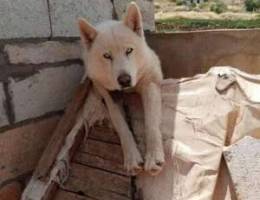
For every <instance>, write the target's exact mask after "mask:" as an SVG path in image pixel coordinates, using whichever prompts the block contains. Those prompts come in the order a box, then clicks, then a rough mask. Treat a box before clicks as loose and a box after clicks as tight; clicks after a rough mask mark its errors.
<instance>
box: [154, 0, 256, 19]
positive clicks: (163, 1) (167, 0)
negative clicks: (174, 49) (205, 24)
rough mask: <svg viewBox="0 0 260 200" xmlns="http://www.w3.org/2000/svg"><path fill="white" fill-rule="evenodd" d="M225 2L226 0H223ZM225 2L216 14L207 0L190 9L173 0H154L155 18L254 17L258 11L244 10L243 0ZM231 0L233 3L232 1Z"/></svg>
mask: <svg viewBox="0 0 260 200" xmlns="http://www.w3.org/2000/svg"><path fill="white" fill-rule="evenodd" d="M225 2H227V1H225ZM230 2H231V3H229V4H227V7H228V9H227V11H226V12H224V13H221V14H216V13H214V12H211V11H210V4H211V3H212V1H210V0H209V1H208V3H205V4H204V5H203V6H199V5H198V6H197V7H195V8H192V9H190V8H189V7H188V6H183V5H181V6H177V5H176V3H175V2H174V1H173V0H155V19H166V18H187V19H229V20H230V19H231V20H236V19H243V20H250V19H256V18H257V17H258V16H259V13H249V12H246V11H245V8H244V0H240V1H239V0H233V1H230ZM232 2H233V3H232Z"/></svg>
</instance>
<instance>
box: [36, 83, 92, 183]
mask: <svg viewBox="0 0 260 200" xmlns="http://www.w3.org/2000/svg"><path fill="white" fill-rule="evenodd" d="M90 87H91V84H90V81H89V80H86V81H85V82H84V83H82V84H80V85H79V87H78V88H77V90H76V94H75V96H74V98H73V100H72V101H71V103H70V104H69V105H68V107H67V109H66V111H65V114H64V116H63V117H62V119H61V120H60V122H59V124H58V126H57V128H56V129H55V131H54V133H53V136H52V138H51V140H50V142H49V144H48V145H47V147H46V149H45V151H44V153H43V156H42V157H41V159H40V161H39V164H38V166H37V168H36V170H35V172H34V176H35V177H37V178H44V177H47V175H48V173H49V172H50V168H51V167H52V165H53V163H54V161H55V159H56V157H57V154H58V152H59V151H60V149H61V147H62V145H63V144H64V141H65V138H66V136H67V134H68V133H69V132H70V130H71V129H72V127H73V126H74V124H75V121H76V118H77V115H78V111H79V110H80V108H81V107H82V105H83V103H84V101H85V99H86V96H87V94H88V92H89V90H90Z"/></svg>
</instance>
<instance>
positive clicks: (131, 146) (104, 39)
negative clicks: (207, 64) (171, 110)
mask: <svg viewBox="0 0 260 200" xmlns="http://www.w3.org/2000/svg"><path fill="white" fill-rule="evenodd" d="M79 28H80V34H81V41H82V44H83V46H84V50H85V51H84V54H83V59H84V62H85V66H86V74H87V76H88V77H89V78H90V79H91V80H92V81H93V83H94V86H95V87H96V88H97V90H98V91H99V92H100V94H101V95H102V96H103V98H104V100H105V102H106V104H107V107H108V110H109V114H110V117H111V121H112V123H113V126H114V128H115V129H116V131H117V132H118V134H119V138H120V141H121V145H122V149H123V154H124V166H125V168H126V169H127V170H128V171H129V172H131V173H134V174H136V173H138V172H139V171H140V170H142V169H143V167H144V170H146V171H148V172H149V173H150V174H152V175H155V174H158V173H159V172H160V171H161V169H162V165H163V163H164V151H163V145H162V135H161V131H160V128H159V127H160V123H161V91H160V82H161V80H162V78H163V76H162V72H161V66H160V61H159V59H158V57H157V55H156V54H155V53H154V52H153V51H152V50H151V49H150V48H149V47H148V45H147V44H146V41H145V37H144V32H143V26H142V16H141V13H140V10H139V8H138V6H137V5H136V4H135V3H130V4H129V6H128V9H127V13H126V16H125V17H124V19H123V21H107V22H105V23H102V24H100V25H98V26H97V27H95V28H94V27H93V26H92V25H90V24H89V23H88V22H87V21H85V20H84V19H80V20H79ZM128 88H132V89H134V90H135V91H136V92H138V93H139V94H140V95H141V97H142V101H143V106H144V112H145V113H144V116H145V144H146V154H145V158H144V160H143V158H142V156H141V154H140V152H139V150H138V148H137V145H136V142H135V140H134V137H133V135H132V133H131V131H130V129H129V127H128V125H127V123H126V121H125V119H124V117H123V114H122V113H121V110H120V108H119V106H118V105H117V104H116V103H115V102H114V101H113V99H112V98H111V96H110V94H109V91H114V90H122V91H124V90H126V89H128ZM143 163H144V166H143Z"/></svg>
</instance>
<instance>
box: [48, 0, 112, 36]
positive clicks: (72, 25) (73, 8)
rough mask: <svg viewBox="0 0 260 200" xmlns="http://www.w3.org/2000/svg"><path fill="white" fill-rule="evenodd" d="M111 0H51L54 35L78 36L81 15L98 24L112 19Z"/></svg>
mask: <svg viewBox="0 0 260 200" xmlns="http://www.w3.org/2000/svg"><path fill="white" fill-rule="evenodd" d="M112 13H113V5H112V3H111V1H110V0H77V1H74V0H50V15H51V22H52V31H53V36H54V37H59V36H62V37H78V36H79V31H78V23H77V19H78V18H79V17H84V18H86V19H87V20H88V21H89V22H90V23H92V24H97V23H100V22H102V21H104V20H110V19H112Z"/></svg>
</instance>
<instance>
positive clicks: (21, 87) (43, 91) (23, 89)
mask: <svg viewBox="0 0 260 200" xmlns="http://www.w3.org/2000/svg"><path fill="white" fill-rule="evenodd" d="M82 75H83V67H82V66H81V65H76V64H75V65H71V66H67V67H55V68H47V69H43V70H40V72H39V73H38V74H35V75H33V76H31V77H29V78H27V79H24V80H15V79H11V80H10V84H9V92H10V95H11V97H12V104H13V106H14V114H15V120H16V122H19V121H22V120H25V119H29V118H35V117H38V116H41V115H44V114H45V113H48V112H53V111H58V110H62V109H64V107H65V106H66V104H67V103H68V101H69V100H70V99H71V97H72V95H73V92H74V90H75V88H76V86H77V85H78V84H79V82H80V80H81V77H82Z"/></svg>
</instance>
